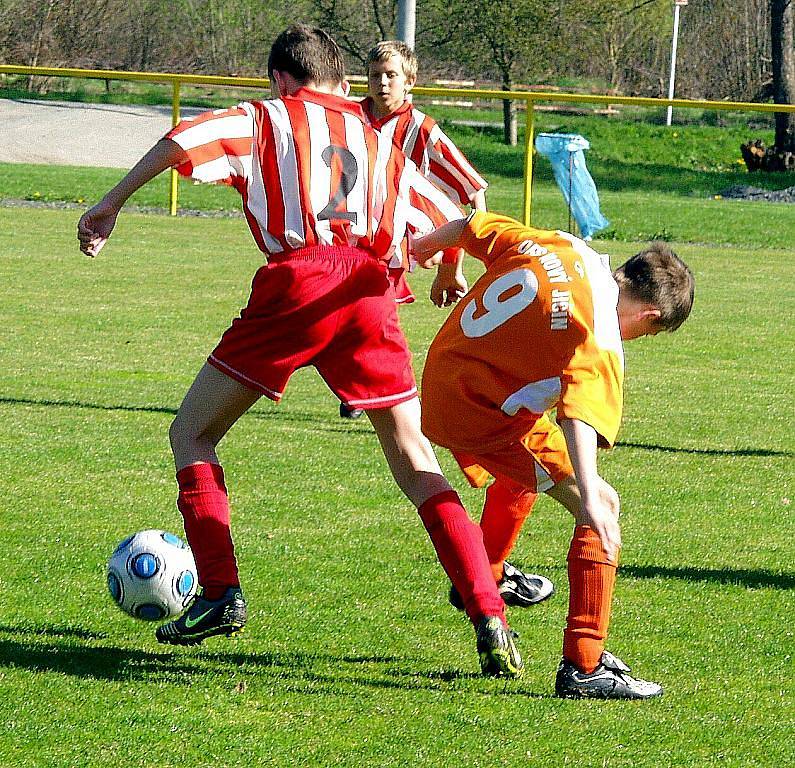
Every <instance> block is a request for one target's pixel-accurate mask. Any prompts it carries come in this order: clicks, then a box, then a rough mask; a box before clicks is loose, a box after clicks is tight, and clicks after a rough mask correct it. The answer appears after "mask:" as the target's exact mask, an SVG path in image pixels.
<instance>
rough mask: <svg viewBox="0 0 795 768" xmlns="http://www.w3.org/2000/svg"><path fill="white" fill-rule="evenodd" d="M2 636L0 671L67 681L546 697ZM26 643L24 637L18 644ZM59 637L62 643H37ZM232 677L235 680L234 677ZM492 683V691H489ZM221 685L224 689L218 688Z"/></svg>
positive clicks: (290, 663)
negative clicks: (212, 682)
mask: <svg viewBox="0 0 795 768" xmlns="http://www.w3.org/2000/svg"><path fill="white" fill-rule="evenodd" d="M0 633H2V634H15V635H22V636H23V639H0V668H5V667H7V668H12V669H14V668H17V669H26V670H29V671H32V672H56V673H58V674H65V675H71V676H74V677H79V678H84V679H92V680H108V681H118V680H122V681H140V682H145V683H146V682H150V683H151V682H155V683H168V684H171V685H180V686H189V685H192V684H193V683H202V682H207V680H208V679H209V678H211V677H224V676H226V677H228V678H229V683H230V684H234V685H237V684H239V682H240V681H241V674H240V673H244V674H245V675H246V677H245V679H246V680H248V682H249V684H269V685H270V684H273V683H274V682H275V683H276V684H277V685H278V686H279V687H280V688H282V689H283V691H284V692H285V693H287V692H292V693H301V694H315V695H334V696H352V697H356V696H358V695H360V694H358V693H357V690H356V689H357V688H361V687H365V688H373V689H392V690H404V691H406V690H417V691H426V690H427V691H430V690H433V691H445V690H450V691H456V690H460V686H459V685H458V683H464V684H466V683H468V682H471V681H480V682H482V684H483V685H485V686H491V687H487V688H485V689H484V688H480V689H479V690H478V689H476V690H474V691H473V690H472V689H471V688H470V687H469V686H468V685H466V688H467V691H468V692H476V693H480V694H483V695H495V694H496V695H504V694H507V693H511V694H518V695H522V696H524V697H528V698H547V697H548V694H538V693H533V692H530V691H522V690H516V688H515V686H514V684H513V683H507V684H506V683H504V682H502V681H486V680H484V679H483V678H482V677H481V676H480V675H479V674H476V673H474V672H466V671H461V670H439V669H421V668H417V666H416V665H410V664H408V662H409V661H410V660H409V659H407V658H399V657H396V656H379V655H374V656H359V655H356V656H346V655H340V656H335V655H333V654H315V653H289V652H280V653H275V652H266V653H235V652H231V653H229V652H227V653H223V652H221V653H219V652H206V651H203V650H201V651H197V650H194V649H174V650H170V651H161V652H154V653H153V652H149V651H145V650H138V649H130V648H120V647H118V646H111V645H103V646H89V645H82V644H78V643H75V642H70V640H72V639H74V638H77V639H78V640H81V639H83V638H86V639H89V640H90V639H93V638H94V637H95V636H96V635H95V634H94V633H92V632H89V631H88V630H85V631H80V630H76V629H75V628H73V627H58V626H41V627H32V626H30V625H21V626H20V627H12V626H7V625H6V626H2V627H0ZM28 637H29V638H30V639H26V638H28ZM52 637H62V638H64V641H63V642H53V641H52V640H49V639H48V640H41V638H52ZM235 673H238V674H235ZM494 682H497V683H498V684H499V685H500V688H499V689H494V688H493V685H494ZM220 684H221V685H223V684H224V683H223V682H221V683H220Z"/></svg>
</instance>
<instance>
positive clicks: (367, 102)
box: [359, 96, 413, 130]
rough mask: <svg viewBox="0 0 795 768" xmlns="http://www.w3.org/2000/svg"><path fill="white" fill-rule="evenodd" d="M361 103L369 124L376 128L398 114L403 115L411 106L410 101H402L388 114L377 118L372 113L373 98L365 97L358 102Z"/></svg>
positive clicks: (381, 126)
mask: <svg viewBox="0 0 795 768" xmlns="http://www.w3.org/2000/svg"><path fill="white" fill-rule="evenodd" d="M359 103H360V104H361V105H362V110H363V111H364V114H365V117H366V118H367V120H368V122H369V123H370V125H372V126H373V128H375V129H376V130H378V129H380V128H383V126H384V125H386V124H387V123H388V122H389V121H390V120H392V119H393V118H395V117H398V116H399V115H403V114H405V113H406V112H409V111H410V110H411V108H412V106H413V105H412V103H411V102H410V101H408V100H407V101H404V102H403V103H402V104H401V105H400V106H399V107H398V108H397V109H396V110H395V111H394V112H390V113H389V114H388V115H385V116H384V117H382V118H378V117H376V116H375V114H374V113H373V100H372V98H370V96H367V97H365V98H364V99H362V100H361V102H359Z"/></svg>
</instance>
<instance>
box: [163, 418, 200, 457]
mask: <svg viewBox="0 0 795 768" xmlns="http://www.w3.org/2000/svg"><path fill="white" fill-rule="evenodd" d="M168 440H169V443H170V444H171V451H172V452H173V453H177V452H178V451H180V449H182V448H184V447H185V446H186V445H187V444H189V443H191V442H195V435H192V434H191V430H190V425H189V423H188V421H187V420H186V419H184V418H182V416H181V415H180V414H179V413H178V414H177V415H176V417H175V418H174V420H173V421H172V422H171V426H170V427H169V428H168Z"/></svg>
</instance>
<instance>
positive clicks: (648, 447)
mask: <svg viewBox="0 0 795 768" xmlns="http://www.w3.org/2000/svg"><path fill="white" fill-rule="evenodd" d="M616 445H617V446H621V447H623V448H637V449H639V450H642V451H661V452H662V453H691V454H695V455H699V456H795V453H793V452H792V451H776V450H773V449H772V448H734V449H732V450H727V449H725V448H678V447H674V446H671V445H656V444H655V443H624V442H619V443H616Z"/></svg>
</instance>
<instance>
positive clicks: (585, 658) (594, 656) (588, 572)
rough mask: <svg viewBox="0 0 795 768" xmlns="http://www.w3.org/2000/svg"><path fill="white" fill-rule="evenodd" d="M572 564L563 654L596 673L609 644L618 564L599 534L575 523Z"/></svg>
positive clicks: (570, 564) (577, 664)
mask: <svg viewBox="0 0 795 768" xmlns="http://www.w3.org/2000/svg"><path fill="white" fill-rule="evenodd" d="M568 563H569V615H568V617H567V619H566V629H565V631H564V632H563V656H564V657H565V658H566V659H568V660H569V661H571V662H572V663H573V664H575V665H576V666H577V667H578V668H579V669H580V670H582V671H583V672H586V673H587V672H593V671H594V669H596V667H597V666H598V664H599V659H600V658H601V656H602V651H603V650H604V647H605V638H606V637H607V625H608V624H609V623H610V605H611V603H612V601H613V587H614V586H615V583H616V570H617V564H616V563H611V562H610V561H609V560H608V559H607V555H606V554H605V551H604V549H603V548H602V542H601V540H600V539H599V536H598V535H597V534H596V532H595V531H594V530H593V529H592V528H590V527H589V526H587V525H578V526H575V528H574V536H573V537H572V540H571V546H570V547H569V557H568Z"/></svg>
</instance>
